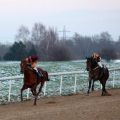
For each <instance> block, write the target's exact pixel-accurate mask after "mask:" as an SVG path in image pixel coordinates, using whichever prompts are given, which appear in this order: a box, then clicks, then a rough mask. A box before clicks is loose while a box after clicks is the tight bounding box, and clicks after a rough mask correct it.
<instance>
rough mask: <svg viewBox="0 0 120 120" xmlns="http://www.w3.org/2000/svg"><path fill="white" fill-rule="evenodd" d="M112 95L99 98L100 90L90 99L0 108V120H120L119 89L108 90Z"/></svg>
mask: <svg viewBox="0 0 120 120" xmlns="http://www.w3.org/2000/svg"><path fill="white" fill-rule="evenodd" d="M109 92H110V93H111V94H112V96H105V97H101V96H100V94H101V91H98V92H94V93H91V94H90V96H86V95H85V94H78V95H72V96H62V97H51V98H42V99H40V100H38V103H37V106H33V105H32V104H33V101H26V102H23V103H10V104H8V105H1V106H0V120H120V89H114V90H109Z"/></svg>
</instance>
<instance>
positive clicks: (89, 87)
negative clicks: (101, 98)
mask: <svg viewBox="0 0 120 120" xmlns="http://www.w3.org/2000/svg"><path fill="white" fill-rule="evenodd" d="M91 82H92V79H89V86H88V91H87V94H88V95H89V93H90V89H91Z"/></svg>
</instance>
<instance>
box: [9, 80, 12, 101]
mask: <svg viewBox="0 0 120 120" xmlns="http://www.w3.org/2000/svg"><path fill="white" fill-rule="evenodd" d="M11 88H12V81H11V80H10V81H9V92H8V102H10V96H11Z"/></svg>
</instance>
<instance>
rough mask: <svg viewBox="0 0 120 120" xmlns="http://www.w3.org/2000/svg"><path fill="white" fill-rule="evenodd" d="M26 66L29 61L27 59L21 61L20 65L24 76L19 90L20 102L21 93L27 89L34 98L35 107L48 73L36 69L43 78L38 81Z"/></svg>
mask: <svg viewBox="0 0 120 120" xmlns="http://www.w3.org/2000/svg"><path fill="white" fill-rule="evenodd" d="M28 64H30V60H29V59H28V58H27V59H23V60H22V61H21V64H20V68H21V72H22V73H23V74H24V83H23V86H22V88H21V101H23V97H22V93H23V91H24V90H25V89H27V88H30V89H31V92H32V94H33V95H34V96H35V100H34V105H36V101H37V98H38V95H39V93H40V92H41V91H42V88H43V85H44V83H45V81H49V79H48V73H47V72H46V71H44V70H42V69H40V68H38V71H40V72H41V73H42V75H43V77H41V78H39V79H38V77H37V75H36V74H35V72H34V71H33V70H32V68H30V67H28ZM39 84H40V88H39V90H38V92H37V91H36V88H37V86H38V85H39Z"/></svg>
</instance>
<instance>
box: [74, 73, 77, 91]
mask: <svg viewBox="0 0 120 120" xmlns="http://www.w3.org/2000/svg"><path fill="white" fill-rule="evenodd" d="M76 86H77V76H76V74H75V83H74V93H76Z"/></svg>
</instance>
